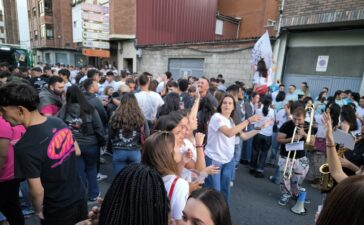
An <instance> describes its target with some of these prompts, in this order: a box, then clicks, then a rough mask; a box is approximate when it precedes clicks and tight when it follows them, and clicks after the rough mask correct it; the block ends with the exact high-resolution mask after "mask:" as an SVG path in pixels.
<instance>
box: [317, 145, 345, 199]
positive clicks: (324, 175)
mask: <svg viewBox="0 0 364 225" xmlns="http://www.w3.org/2000/svg"><path fill="white" fill-rule="evenodd" d="M348 150H349V149H347V148H344V147H341V148H339V150H338V152H337V155H338V156H339V157H343V155H344V153H345V152H346V151H348ZM320 175H321V176H320V187H321V191H323V192H328V191H330V190H331V189H332V188H333V187H334V186H335V180H334V178H333V177H332V176H331V174H330V169H329V164H328V163H324V164H322V165H321V166H320Z"/></svg>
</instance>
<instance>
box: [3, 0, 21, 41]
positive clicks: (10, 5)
mask: <svg viewBox="0 0 364 225" xmlns="http://www.w3.org/2000/svg"><path fill="white" fill-rule="evenodd" d="M2 3H3V6H4V11H3V15H4V16H3V22H4V29H5V36H6V38H5V40H6V43H7V44H19V30H18V17H17V2H16V1H15V0H2Z"/></svg>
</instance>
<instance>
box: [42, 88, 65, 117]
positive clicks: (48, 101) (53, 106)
mask: <svg viewBox="0 0 364 225" xmlns="http://www.w3.org/2000/svg"><path fill="white" fill-rule="evenodd" d="M39 100H40V104H39V106H38V109H39V111H40V113H42V114H52V115H53V116H54V115H57V113H58V111H59V109H60V108H61V107H62V105H63V102H64V98H63V95H57V94H55V93H54V92H52V91H51V90H49V89H48V88H43V89H42V91H41V92H40V93H39Z"/></svg>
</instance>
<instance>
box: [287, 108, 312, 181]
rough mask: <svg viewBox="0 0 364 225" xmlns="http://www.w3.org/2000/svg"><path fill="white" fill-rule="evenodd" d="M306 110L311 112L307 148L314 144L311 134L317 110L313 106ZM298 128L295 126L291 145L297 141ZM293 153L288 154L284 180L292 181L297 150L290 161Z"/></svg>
mask: <svg viewBox="0 0 364 225" xmlns="http://www.w3.org/2000/svg"><path fill="white" fill-rule="evenodd" d="M305 110H306V111H308V110H310V125H309V127H308V132H307V137H306V142H305V148H306V147H307V146H312V144H311V133H312V126H313V119H314V118H313V117H314V115H315V109H314V106H313V105H306V107H305ZM303 127H304V126H303ZM297 128H298V126H295V128H294V130H293V136H292V139H291V143H293V142H294V139H295V136H296V133H297ZM291 152H292V151H289V152H288V154H287V158H286V165H285V166H284V171H283V177H284V179H291V177H292V171H293V165H294V161H295V160H296V154H297V150H296V151H293V157H292V159H290V156H291ZM289 162H292V163H291V165H290V166H289V165H288V164H289Z"/></svg>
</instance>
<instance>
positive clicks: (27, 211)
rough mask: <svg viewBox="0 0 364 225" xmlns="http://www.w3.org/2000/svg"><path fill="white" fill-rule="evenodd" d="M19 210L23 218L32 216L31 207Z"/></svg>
mask: <svg viewBox="0 0 364 225" xmlns="http://www.w3.org/2000/svg"><path fill="white" fill-rule="evenodd" d="M21 211H22V213H23V216H24V217H25V218H29V217H30V216H32V215H33V214H34V211H33V210H31V209H22V210H21Z"/></svg>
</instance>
